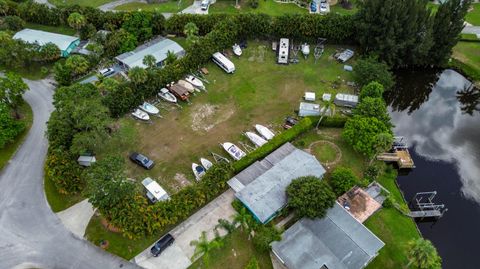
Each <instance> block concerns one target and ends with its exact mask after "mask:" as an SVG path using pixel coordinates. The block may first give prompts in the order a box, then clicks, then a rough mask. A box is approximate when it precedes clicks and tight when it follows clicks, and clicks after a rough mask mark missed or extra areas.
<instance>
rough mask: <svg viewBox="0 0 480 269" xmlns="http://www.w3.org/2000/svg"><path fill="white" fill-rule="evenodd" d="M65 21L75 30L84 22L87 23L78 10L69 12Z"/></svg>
mask: <svg viewBox="0 0 480 269" xmlns="http://www.w3.org/2000/svg"><path fill="white" fill-rule="evenodd" d="M67 22H68V25H70V27H72V28H73V29H75V30H77V31H78V30H80V29H81V28H82V27H83V26H85V24H87V20H86V19H85V17H84V16H83V15H82V14H80V13H78V12H73V13H72V14H70V16H68V19H67Z"/></svg>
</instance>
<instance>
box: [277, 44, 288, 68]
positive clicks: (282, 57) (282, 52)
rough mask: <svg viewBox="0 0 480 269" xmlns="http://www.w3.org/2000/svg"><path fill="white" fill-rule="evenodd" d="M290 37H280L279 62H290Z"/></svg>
mask: <svg viewBox="0 0 480 269" xmlns="http://www.w3.org/2000/svg"><path fill="white" fill-rule="evenodd" d="M289 43H290V42H289V40H288V38H280V44H279V46H278V59H277V63H279V64H288V53H289V50H290V47H289Z"/></svg>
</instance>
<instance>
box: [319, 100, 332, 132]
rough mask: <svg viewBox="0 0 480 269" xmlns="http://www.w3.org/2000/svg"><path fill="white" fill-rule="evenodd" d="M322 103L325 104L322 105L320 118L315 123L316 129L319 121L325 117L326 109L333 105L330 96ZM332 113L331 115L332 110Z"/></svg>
mask: <svg viewBox="0 0 480 269" xmlns="http://www.w3.org/2000/svg"><path fill="white" fill-rule="evenodd" d="M324 104H325V106H324V107H323V111H321V113H322V116H321V117H320V119H318V122H317V125H316V126H315V128H316V129H318V126H320V123H321V122H322V120H323V117H325V115H326V114H327V111H328V110H329V109H330V108H331V107H333V100H331V98H330V100H328V101H326V102H325V103H324ZM332 115H333V112H332Z"/></svg>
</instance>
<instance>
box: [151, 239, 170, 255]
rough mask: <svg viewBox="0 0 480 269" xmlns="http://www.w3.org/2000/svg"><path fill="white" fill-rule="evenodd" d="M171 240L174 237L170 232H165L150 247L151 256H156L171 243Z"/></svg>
mask: <svg viewBox="0 0 480 269" xmlns="http://www.w3.org/2000/svg"><path fill="white" fill-rule="evenodd" d="M173 241H175V239H174V238H173V236H171V235H170V234H166V235H164V236H163V237H162V238H160V240H158V242H157V243H155V245H153V247H152V248H151V249H150V252H151V253H152V255H153V257H158V255H160V254H161V253H162V252H163V251H164V250H165V249H166V248H167V247H168V246H170V245H171V244H173Z"/></svg>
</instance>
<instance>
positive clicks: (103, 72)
mask: <svg viewBox="0 0 480 269" xmlns="http://www.w3.org/2000/svg"><path fill="white" fill-rule="evenodd" d="M98 72H99V73H100V75H102V76H104V77H106V76H110V75H113V74H114V73H115V70H113V68H105V69H102V70H100V71H98Z"/></svg>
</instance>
